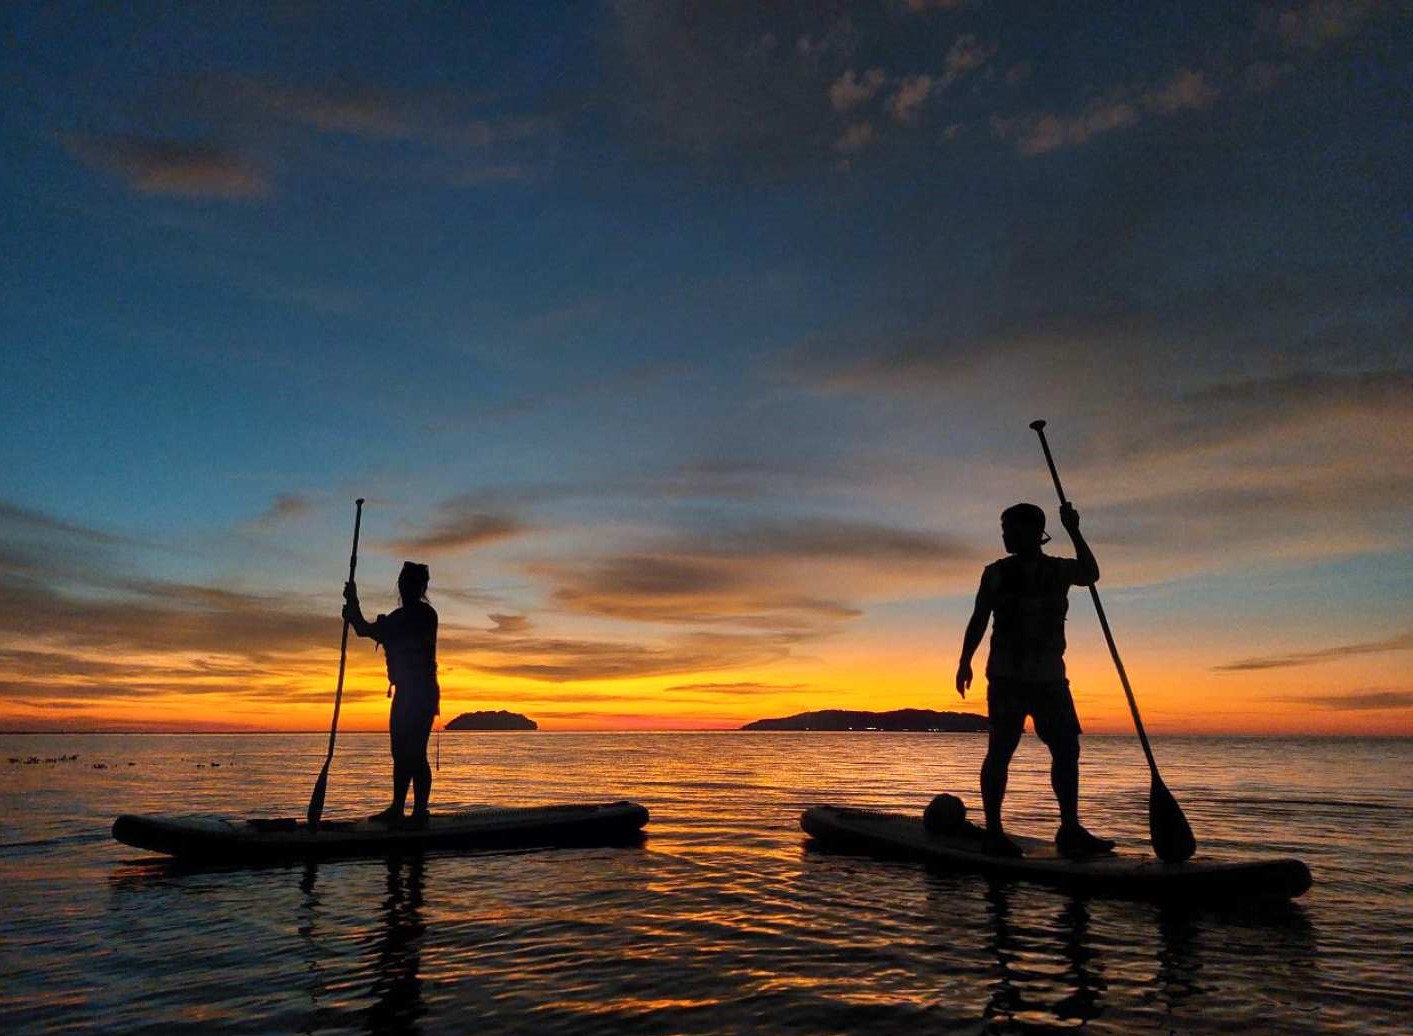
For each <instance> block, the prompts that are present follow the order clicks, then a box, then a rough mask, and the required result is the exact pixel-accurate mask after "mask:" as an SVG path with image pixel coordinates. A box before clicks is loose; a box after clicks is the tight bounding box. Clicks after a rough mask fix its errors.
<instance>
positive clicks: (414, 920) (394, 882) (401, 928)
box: [298, 853, 427, 1034]
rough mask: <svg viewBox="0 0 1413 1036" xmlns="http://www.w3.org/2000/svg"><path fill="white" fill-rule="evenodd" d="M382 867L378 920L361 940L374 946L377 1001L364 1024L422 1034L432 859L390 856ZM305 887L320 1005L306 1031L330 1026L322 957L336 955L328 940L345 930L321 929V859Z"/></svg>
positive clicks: (302, 926)
mask: <svg viewBox="0 0 1413 1036" xmlns="http://www.w3.org/2000/svg"><path fill="white" fill-rule="evenodd" d="M382 866H384V867H386V870H387V874H386V885H385V894H384V897H383V900H382V903H381V905H380V907H379V917H378V923H377V926H376V927H372V926H370V928H369V930H368V934H367V937H366V938H364V939H362V940H360V941H361V942H362V943H363V944H364V945H366V946H367V947H368V948H369V953H368V957H369V961H368V968H367V971H366V972H365V973H366V974H368V975H370V976H371V979H372V984H371V986H370V988H369V989H368V999H369V1000H370V1001H371V1002H370V1003H369V1004H368V1006H367V1007H366V1008H365V1009H364V1010H363V1011H362V1012H361V1015H362V1018H361V1021H362V1027H363V1028H366V1029H367V1031H369V1032H373V1033H391V1034H413V1033H419V1032H421V1031H422V1029H421V1025H420V1019H421V1018H422V1017H423V1016H424V1015H425V1014H426V1013H427V1006H426V1004H425V1003H424V1002H423V999H422V983H423V979H422V975H421V968H422V944H423V941H424V938H425V936H426V934H427V925H426V922H425V921H424V920H423V917H422V906H423V901H424V893H425V888H426V863H425V860H424V858H423V857H422V855H421V854H420V853H419V854H414V855H409V856H390V857H388V858H387V859H386V860H384V861H382ZM299 890H300V892H301V893H303V895H304V899H303V902H302V903H301V905H300V923H299V928H298V931H299V935H300V937H301V939H302V940H303V941H304V943H305V946H306V960H307V964H308V972H309V976H310V984H309V998H310V1001H311V1002H312V1004H313V1008H314V1010H313V1011H312V1012H311V1013H310V1016H309V1018H308V1020H307V1021H306V1023H305V1025H304V1026H303V1027H302V1029H301V1031H303V1032H313V1031H315V1030H317V1029H319V1028H322V1027H323V1026H324V1025H325V1024H327V1023H328V1022H329V1021H330V1018H329V1015H330V1014H332V1013H334V1011H333V1010H332V1009H331V1008H330V1007H329V1006H327V1005H326V1004H325V1002H324V1001H325V999H326V995H327V989H326V985H325V982H324V978H323V964H322V961H323V960H324V959H325V958H326V957H327V956H329V955H330V948H329V947H328V946H326V945H324V943H325V942H326V941H332V940H334V939H336V938H337V937H338V935H339V933H338V931H337V927H338V926H337V925H334V926H333V928H334V930H332V931H330V932H324V931H322V930H321V925H320V922H321V917H322V904H321V900H320V896H319V864H318V863H317V862H313V861H311V862H310V863H308V864H306V865H305V867H304V872H303V876H302V877H301V879H300V882H299ZM345 1020H346V1019H345Z"/></svg>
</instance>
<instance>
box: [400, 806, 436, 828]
mask: <svg viewBox="0 0 1413 1036" xmlns="http://www.w3.org/2000/svg"><path fill="white" fill-rule="evenodd" d="M430 821H431V814H430V813H428V812H427V811H426V810H425V809H414V810H413V811H412V816H410V817H408V818H407V819H406V820H405V821H403V824H402V829H403V830H404V831H425V830H427V825H428V823H429V822H430Z"/></svg>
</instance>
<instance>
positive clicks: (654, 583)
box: [544, 554, 859, 631]
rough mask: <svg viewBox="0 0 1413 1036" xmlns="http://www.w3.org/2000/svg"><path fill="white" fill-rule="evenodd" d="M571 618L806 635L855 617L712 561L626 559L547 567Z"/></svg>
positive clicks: (846, 609)
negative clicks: (803, 632)
mask: <svg viewBox="0 0 1413 1036" xmlns="http://www.w3.org/2000/svg"><path fill="white" fill-rule="evenodd" d="M544 573H545V574H546V575H549V576H551V577H552V578H554V580H555V581H556V582H557V584H558V585H557V587H556V588H555V590H554V593H553V597H554V600H555V601H556V602H557V603H558V604H560V605H561V606H563V607H565V608H568V609H570V610H571V611H576V612H583V613H586V614H590V615H599V616H604V617H608V618H615V619H627V620H631V621H635V622H655V623H661V622H667V623H690V624H702V623H717V622H725V623H731V624H735V625H747V626H764V627H768V628H773V629H780V630H793V631H800V630H808V629H812V628H814V627H816V626H818V625H819V624H821V623H831V622H837V621H839V620H841V619H847V618H853V617H854V616H856V615H858V614H859V613H858V611H857V610H856V609H853V608H850V607H848V606H847V605H844V604H842V603H840V602H838V601H832V600H826V599H821V598H816V597H811V596H809V595H806V594H802V593H799V592H796V591H792V590H782V589H779V588H778V587H775V586H773V585H772V584H771V581H770V580H769V579H768V578H763V577H762V574H761V573H760V572H759V570H758V569H757V570H756V571H751V570H750V569H749V568H748V566H745V565H742V564H738V563H733V562H732V561H730V560H727V559H723V558H714V557H692V556H678V557H673V556H655V555H651V554H630V555H623V556H619V557H614V558H608V559H604V560H600V561H596V562H591V563H587V564H583V565H576V566H565V567H559V568H547V569H545V570H544Z"/></svg>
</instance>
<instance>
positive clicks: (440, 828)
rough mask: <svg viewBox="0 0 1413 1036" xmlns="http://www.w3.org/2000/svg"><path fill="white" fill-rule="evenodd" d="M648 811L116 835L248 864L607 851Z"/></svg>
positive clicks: (139, 824) (634, 832)
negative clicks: (437, 853)
mask: <svg viewBox="0 0 1413 1036" xmlns="http://www.w3.org/2000/svg"><path fill="white" fill-rule="evenodd" d="M647 822H648V811H647V810H646V809H645V808H644V807H642V806H640V805H638V803H636V802H606V803H573V804H567V805H552V806H524V807H516V808H499V807H493V806H484V807H480V808H477V809H472V810H467V811H465V812H460V813H444V814H436V813H433V814H432V816H431V819H430V821H429V823H428V825H427V827H426V828H424V829H420V830H412V829H408V828H393V827H389V826H387V825H386V824H383V823H379V822H377V821H373V820H339V819H329V820H324V821H322V822H321V823H320V824H319V827H318V830H317V831H310V829H309V825H308V824H307V823H305V822H304V821H303V820H301V819H297V818H292V817H275V818H260V817H254V818H235V819H232V818H226V817H215V816H197V815H190V814H148V815H141V816H139V815H135V814H124V815H123V816H120V817H118V819H117V820H116V821H114V823H113V837H114V838H116V839H117V840H118V841H119V842H122V843H123V844H124V845H130V846H133V847H134V848H138V849H150V850H152V851H153V852H159V853H165V854H166V855H168V856H174V857H178V858H181V859H200V860H203V861H208V862H227V861H229V862H253V861H261V860H278V859H301V858H314V857H331V856H359V855H385V854H388V853H394V852H406V851H421V850H426V849H471V850H474V849H497V848H529V847H553V846H563V845H609V844H615V843H622V842H625V841H628V840H631V839H633V838H635V837H638V836H639V835H640V832H641V831H642V828H643V826H644V825H645V824H647Z"/></svg>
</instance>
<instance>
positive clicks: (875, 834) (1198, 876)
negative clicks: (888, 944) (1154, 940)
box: [800, 806, 1310, 903]
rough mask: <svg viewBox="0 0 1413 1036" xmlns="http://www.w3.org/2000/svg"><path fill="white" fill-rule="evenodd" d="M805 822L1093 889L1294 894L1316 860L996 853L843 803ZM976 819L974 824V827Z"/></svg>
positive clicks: (832, 836) (845, 843)
mask: <svg viewBox="0 0 1413 1036" xmlns="http://www.w3.org/2000/svg"><path fill="white" fill-rule="evenodd" d="M800 826H801V827H802V828H804V829H805V831H806V832H807V833H808V834H810V835H812V836H813V837H814V838H815V839H817V840H818V841H819V843H820V844H821V845H822V846H824V847H826V848H830V849H840V850H845V851H850V852H862V853H867V854H871V855H882V856H906V857H910V858H914V859H920V860H923V861H925V862H927V863H929V864H933V865H936V866H938V867H942V868H946V869H949V870H959V871H972V872H975V873H978V874H987V875H992V876H995V877H998V878H1005V879H1018V880H1024V881H1034V882H1040V883H1043V884H1047V885H1055V886H1059V887H1061V888H1065V889H1069V890H1071V891H1075V892H1081V893H1086V894H1092V895H1107V896H1128V897H1136V898H1144V899H1150V898H1151V899H1170V900H1182V901H1187V902H1193V903H1202V902H1209V901H1222V900H1225V901H1231V900H1234V899H1256V898H1259V899H1293V898H1295V897H1296V896H1299V895H1300V894H1301V893H1303V892H1304V891H1305V890H1306V889H1308V888H1309V887H1310V868H1308V867H1307V866H1305V864H1304V863H1302V862H1301V861H1300V860H1296V859H1290V858H1267V859H1229V860H1227V859H1214V858H1210V857H1204V856H1202V855H1201V854H1200V853H1199V854H1198V855H1197V856H1194V857H1193V858H1192V859H1190V860H1188V861H1186V862H1184V863H1163V862H1162V861H1161V860H1159V859H1158V858H1157V857H1156V856H1152V855H1149V854H1147V853H1138V852H1134V851H1131V850H1130V851H1123V850H1120V851H1118V852H1114V853H1109V854H1106V855H1103V856H1094V857H1089V858H1087V859H1081V860H1071V859H1066V858H1065V857H1062V856H1060V855H1058V854H1057V853H1056V852H1055V846H1054V843H1053V842H1050V841H1048V840H1042V839H1039V838H1026V837H1024V836H1018V835H1015V834H1012V835H1011V838H1012V839H1013V840H1014V841H1015V842H1016V843H1017V844H1019V845H1020V846H1021V848H1022V849H1024V850H1025V856H1023V857H1021V858H1019V859H1016V858H1007V857H1002V856H991V855H988V854H987V853H984V852H982V850H981V840H980V838H979V837H977V834H976V833H974V832H975V830H976V829H972V830H971V831H963V832H961V833H960V834H956V835H947V834H934V833H932V832H930V831H928V830H927V829H926V828H925V827H923V823H922V819H921V818H920V817H909V816H902V815H900V814H897V813H882V812H876V811H874V810H867V809H847V808H844V807H840V806H814V807H813V808H811V809H807V810H805V812H804V814H803V815H802V816H801V817H800ZM969 826H970V825H968V827H969Z"/></svg>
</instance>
